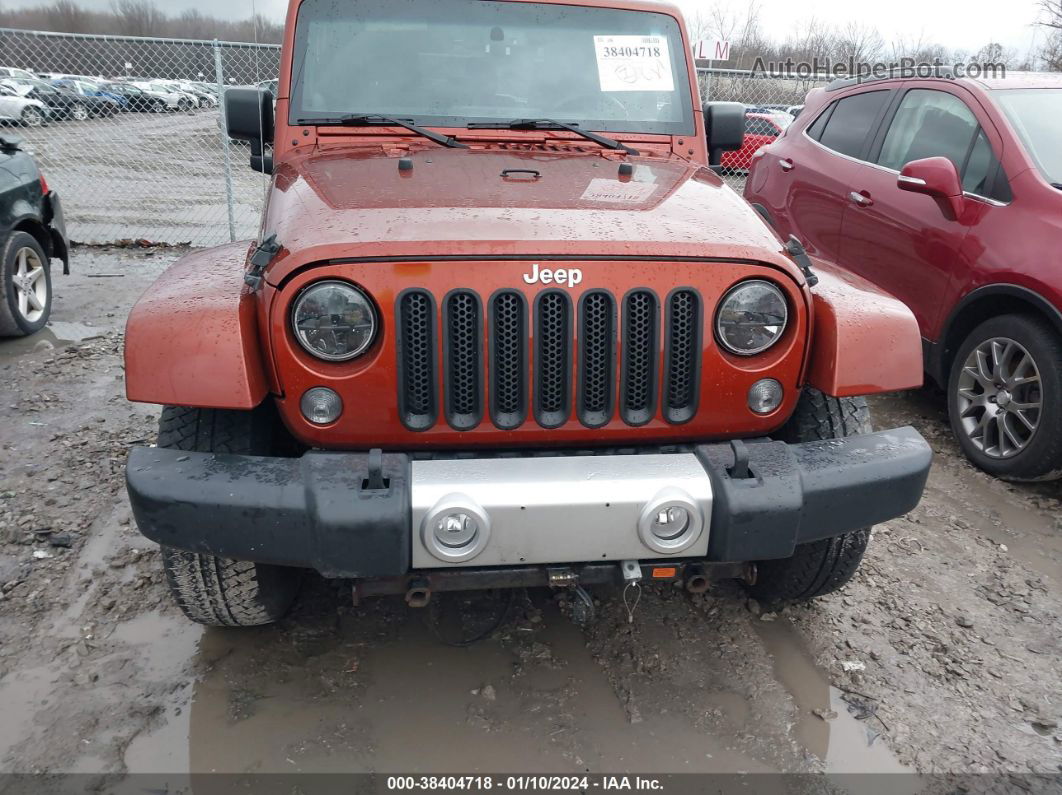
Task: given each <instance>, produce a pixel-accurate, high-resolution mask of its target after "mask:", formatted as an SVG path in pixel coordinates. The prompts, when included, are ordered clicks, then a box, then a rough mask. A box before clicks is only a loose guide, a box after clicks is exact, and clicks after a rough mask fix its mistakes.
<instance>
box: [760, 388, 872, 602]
mask: <svg viewBox="0 0 1062 795" xmlns="http://www.w3.org/2000/svg"><path fill="white" fill-rule="evenodd" d="M870 432H871V425H870V410H869V409H868V408H867V402H866V400H864V399H863V398H835V397H829V396H828V395H824V394H823V393H822V392H820V391H819V390H817V389H812V388H810V387H808V388H806V389H805V390H804V393H803V394H802V395H801V396H800V400H799V401H798V403H797V407H796V411H795V412H793V416H792V417H791V418H790V419H789V422H788V423H786V425H785V426H784V427H783V428H782V429H781V430H780V431H779V432H778V433H777V434H776V435H775V436H776V438H777V439H779V440H780V441H783V442H788V443H790V444H799V443H802V442H814V441H822V440H825V439H840V438H843V437H845V436H857V435H859V434H864V433H870ZM869 541H870V528H864V529H860V530H853V531H851V532H849V533H845V534H844V535H840V536H836V537H833V538H824V539H821V540H819V541H812V542H811V543H808V544H799V545H798V546H797V548H796V550H795V551H794V553H793V556H792V557H791V558H784V559H782V560H764V561H759V562H757V564H756V584H755V585H752V586H751V587H750V588H749V593H750V594H751V595H752V596H753V597H755V598H756V599H757V600H759V601H761V602H765V603H767V604H777V603H783V602H799V601H805V600H807V599H814V598H816V597H819V596H824V595H825V594H828V593H832V592H833V591H836V590H837V589H838V588H841V587H842V586H844V585H845V584H846V583H848V581H849V580H851V579H852V577H853V575H854V574H855V573H856V570H857V569H858V568H859V564H860V562H861V561H862V560H863V553H864V552H865V551H866V548H867V543H868V542H869Z"/></svg>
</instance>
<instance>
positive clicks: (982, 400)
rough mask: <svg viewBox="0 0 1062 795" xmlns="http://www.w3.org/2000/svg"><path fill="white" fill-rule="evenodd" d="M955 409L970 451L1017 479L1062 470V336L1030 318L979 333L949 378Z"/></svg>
mask: <svg viewBox="0 0 1062 795" xmlns="http://www.w3.org/2000/svg"><path fill="white" fill-rule="evenodd" d="M948 412H949V414H950V416H951V425H952V429H953V430H954V432H955V435H956V437H957V438H958V440H959V444H960V445H961V446H962V449H963V452H965V453H966V455H967V456H968V457H969V458H970V460H971V461H973V462H974V463H975V464H976V465H977V466H978V467H980V468H981V469H983V470H985V471H986V472H988V473H990V474H992V475H996V476H997V477H1002V478H1006V479H1009V480H1046V479H1048V478H1051V477H1054V476H1057V475H1058V474H1059V472H1060V471H1062V339H1060V338H1059V336H1058V334H1057V333H1056V332H1055V331H1054V329H1052V328H1051V327H1050V326H1049V325H1048V324H1047V323H1045V322H1044V321H1042V320H1040V319H1039V318H1036V317H1032V316H1029V315H1002V316H1000V317H996V318H992V319H991V320H988V321H986V322H984V323H982V324H981V325H980V326H978V327H977V328H976V329H974V330H973V332H971V334H970V335H969V336H968V337H967V338H966V341H965V342H964V343H963V344H962V346H961V347H960V348H959V350H958V352H957V354H956V356H955V360H954V361H953V363H952V367H951V377H950V378H949V379H948Z"/></svg>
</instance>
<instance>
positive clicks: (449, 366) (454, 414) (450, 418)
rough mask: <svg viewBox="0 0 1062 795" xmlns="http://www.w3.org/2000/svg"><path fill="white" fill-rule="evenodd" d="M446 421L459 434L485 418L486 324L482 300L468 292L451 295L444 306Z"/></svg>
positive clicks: (461, 291)
mask: <svg viewBox="0 0 1062 795" xmlns="http://www.w3.org/2000/svg"><path fill="white" fill-rule="evenodd" d="M443 309H444V322H445V324H446V333H445V336H444V337H443V341H444V351H445V354H444V355H445V356H446V359H445V362H446V364H445V367H446V379H445V384H446V421H447V422H449V423H450V425H451V426H452V427H453V428H455V429H456V430H459V431H466V430H469V429H470V428H475V427H476V426H477V425H479V421H480V420H481V419H482V418H483V356H482V349H483V348H482V346H483V320H482V314H481V312H480V304H479V297H478V296H477V295H476V294H475V293H472V292H469V291H467V290H460V291H456V292H452V293H450V294H449V295H448V296H447V297H446V303H445V306H444V308H443Z"/></svg>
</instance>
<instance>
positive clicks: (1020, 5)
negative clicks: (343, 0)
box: [0, 0, 1037, 55]
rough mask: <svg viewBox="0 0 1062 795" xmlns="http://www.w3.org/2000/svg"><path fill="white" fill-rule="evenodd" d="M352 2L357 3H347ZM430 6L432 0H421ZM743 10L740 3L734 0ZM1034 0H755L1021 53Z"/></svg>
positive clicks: (778, 9)
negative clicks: (992, 43)
mask: <svg viewBox="0 0 1062 795" xmlns="http://www.w3.org/2000/svg"><path fill="white" fill-rule="evenodd" d="M41 2H42V0H0V6H3V7H7V8H19V7H22V6H32V5H39V4H40V3H41ZM81 2H82V4H83V5H85V6H87V7H91V8H99V9H107V8H109V7H110V1H109V0H81ZM352 2H356V0H352ZM425 2H432V0H425ZM677 2H678V3H679V5H681V6H682V8H683V9H684V10H685V11H686V13H687V14H692V13H694V12H696V11H697V10H698V9H705V8H707V7H708V6H709V5H710V4H711V0H677ZM733 4H734V7H735V8H738V9H740V8H743V7H744V3H743V2H741V0H733ZM253 5H254V7H255V8H256V9H257V10H258V12H259V13H261V14H265V15H267V16H270V17H273V18H275V19H278V20H279V19H283V18H284V12H285V10H286V9H287V5H288V4H287V0H254V4H253ZM1036 5H1037V3H1036V0H1010V2H1006V3H1000V2H999V0H964V2H962V3H961V4H960V3H956V2H944V3H934V2H927V0H891V2H887V3H870V2H851V0H803V2H801V0H795V2H794V0H760V7H761V9H762V11H761V20H762V22H763V26H764V29H765V30H766V31H767V32H768V33H769V34H770V35H771V36H773V37H777V38H784V37H785V34H786V31H787V30H791V29H792V28H793V27H795V26H799V25H800V23H801V22H802V21H803V20H806V19H807V18H808V17H812V16H814V17H817V18H819V19H822V20H827V21H830V22H832V23H834V24H839V25H840V24H845V23H847V22H850V21H852V20H858V21H861V22H863V23H865V24H867V25H871V26H873V27H875V28H877V30H878V31H879V32H880V33H881V35H882V36H883V37H884V38H885V39H886V41H889V40H892V39H895V38H898V37H904V38H906V39H907V40H911V39H917V38H918V36H919V34H920V33H924V37H925V39H926V40H927V41H938V42H940V43H941V44H944V45H945V46H948V47H950V48H953V49H965V50H976V49H978V48H979V47H981V46H982V45H983V44H985V43H987V42H989V41H999V42H1000V43H1002V44H1003V45H1004V46H1007V47H1013V48H1015V49H1016V50H1018V51H1019V54H1021V55H1024V54H1025V52H1026V51H1027V50H1028V49H1029V48H1030V46H1031V45H1032V44H1033V37H1034V35H1035V34H1034V29H1033V26H1032V23H1033V22H1034V21H1035V19H1036V15H1037V12H1036ZM159 7H160V8H165V9H166V10H167V11H169V12H170V13H179V12H180V11H183V10H184V9H186V8H198V9H199V10H201V11H203V12H204V13H207V14H213V15H215V16H223V17H230V18H243V17H247V16H249V15H250V13H251V8H252V1H251V0H163V1H161V2H159Z"/></svg>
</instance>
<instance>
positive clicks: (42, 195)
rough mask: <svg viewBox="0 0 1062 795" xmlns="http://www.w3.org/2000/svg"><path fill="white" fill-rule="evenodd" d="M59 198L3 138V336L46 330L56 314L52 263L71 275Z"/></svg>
mask: <svg viewBox="0 0 1062 795" xmlns="http://www.w3.org/2000/svg"><path fill="white" fill-rule="evenodd" d="M69 251H70V245H69V242H68V240H67V237H66V224H65V223H64V222H63V209H62V206H61V205H60V203H59V196H58V195H57V194H55V193H54V192H53V191H51V190H49V188H48V183H47V182H45V180H44V176H43V175H42V174H41V172H40V171H39V170H38V168H37V164H36V163H35V162H34V161H33V158H32V157H30V156H29V155H28V154H26V153H25V152H23V151H22V150H21V149H20V148H19V145H18V142H17V141H15V140H13V139H11V138H5V137H0V337H20V336H23V335H25V334H33V333H34V332H36V331H40V330H41V329H42V328H44V324H45V323H47V322H48V316H49V314H51V310H52V269H51V261H52V259H53V258H55V259H58V260H62V262H63V273H69V272H70V254H69Z"/></svg>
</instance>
